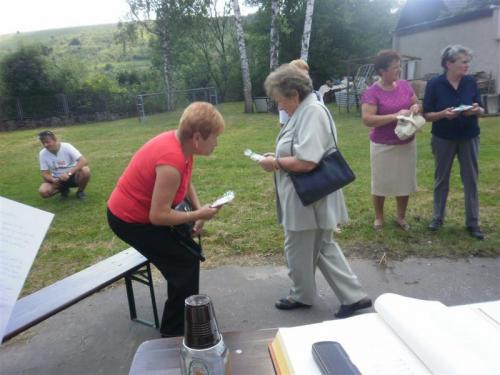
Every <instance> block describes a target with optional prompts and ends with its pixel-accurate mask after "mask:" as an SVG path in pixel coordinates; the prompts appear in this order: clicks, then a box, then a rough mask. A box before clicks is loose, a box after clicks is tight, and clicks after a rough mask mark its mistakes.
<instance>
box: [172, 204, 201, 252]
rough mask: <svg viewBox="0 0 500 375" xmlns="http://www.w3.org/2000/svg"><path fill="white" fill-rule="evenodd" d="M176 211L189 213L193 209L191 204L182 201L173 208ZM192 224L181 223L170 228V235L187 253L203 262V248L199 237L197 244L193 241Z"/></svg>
mask: <svg viewBox="0 0 500 375" xmlns="http://www.w3.org/2000/svg"><path fill="white" fill-rule="evenodd" d="M174 210H176V211H182V212H191V211H193V207H192V206H191V202H190V201H189V200H187V199H184V200H183V201H182V202H181V203H179V204H178V205H177V206H175V207H174ZM193 227H194V222H193V221H192V222H188V223H182V224H178V225H174V226H172V227H171V228H172V233H173V234H174V236H175V237H176V239H177V241H178V242H179V243H180V244H181V245H182V246H183V247H184V248H185V249H187V250H188V251H189V252H191V253H192V254H193V255H195V256H196V257H197V258H199V259H200V261H201V262H204V261H205V256H204V254H203V248H202V247H201V236H198V242H196V241H195V240H193V237H192V233H193Z"/></svg>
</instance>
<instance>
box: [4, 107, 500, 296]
mask: <svg viewBox="0 0 500 375" xmlns="http://www.w3.org/2000/svg"><path fill="white" fill-rule="evenodd" d="M220 109H221V111H222V113H223V115H224V117H225V119H226V122H227V129H226V132H225V133H224V134H223V135H222V136H221V137H220V138H219V146H218V147H217V148H216V150H215V152H214V154H213V155H212V156H210V157H208V158H204V157H198V158H197V159H196V167H195V171H194V176H193V180H194V184H195V186H196V188H197V190H198V193H199V195H200V198H201V200H202V201H203V202H205V203H207V202H210V201H212V200H213V199H214V198H216V197H218V196H219V195H220V194H222V193H224V192H225V191H227V190H234V191H235V192H236V199H235V201H234V202H233V203H232V204H231V205H229V206H227V207H224V208H223V209H222V210H221V212H220V213H219V215H218V216H217V217H216V218H215V219H214V220H212V221H211V222H209V223H207V225H206V226H205V228H206V234H205V236H204V239H203V245H204V249H205V253H206V255H207V262H205V263H204V267H210V266H214V265H220V264H223V263H240V264H255V263H269V262H282V260H281V254H282V241H283V236H282V231H281V227H280V226H279V225H278V224H277V223H276V214H275V203H274V188H273V183H272V178H271V175H270V174H268V173H265V172H264V171H262V170H261V169H260V167H258V165H257V164H255V163H254V162H252V161H251V160H250V159H248V158H246V157H244V156H243V150H244V149H245V148H251V149H252V150H254V151H256V152H266V151H272V150H273V149H274V140H275V138H276V135H277V133H278V121H277V116H276V115H271V114H243V113H242V110H243V104H242V103H227V104H223V105H221V106H220ZM333 114H334V118H335V120H336V125H337V129H338V133H339V137H340V142H339V144H340V148H341V150H342V153H343V154H344V156H345V157H346V159H347V160H348V161H349V163H350V164H351V166H352V168H353V170H354V171H355V173H356V175H357V179H356V181H355V182H354V183H352V184H351V185H349V186H348V187H347V188H345V190H344V194H345V197H346V201H347V205H348V208H349V214H350V218H351V221H350V223H349V224H348V225H345V226H344V227H343V229H342V232H341V233H340V234H339V235H338V241H339V243H340V244H341V246H342V247H343V248H344V250H345V251H346V253H347V254H349V255H350V256H360V257H370V258H374V259H380V258H381V257H382V255H383V254H385V259H389V260H390V259H400V258H404V257H406V256H420V257H434V256H449V257H466V256H498V255H500V233H499V231H498V223H499V219H500V199H499V197H500V191H499V176H500V163H499V162H498V150H499V147H500V126H499V125H500V119H499V118H494V117H492V118H484V119H481V132H482V133H481V151H480V152H481V154H480V169H481V176H480V183H479V189H480V203H481V226H482V229H483V231H484V232H485V234H486V240H485V241H477V240H475V239H472V238H470V237H469V236H468V234H467V232H466V231H465V230H464V204H463V189H462V187H461V182H460V174H459V169H458V165H457V163H456V162H455V165H454V167H453V171H452V179H451V186H450V194H449V198H448V206H447V207H448V216H447V218H446V223H445V226H444V227H443V228H442V230H440V231H439V232H438V233H431V232H429V231H428V230H427V229H426V226H427V224H428V221H429V219H430V216H431V213H432V184H433V173H434V163H433V160H432V155H431V151H430V145H429V143H430V131H429V129H430V126H429V125H426V128H425V130H424V132H423V133H421V134H420V135H419V136H418V183H419V192H418V193H417V194H415V195H414V196H412V197H411V198H410V204H409V209H408V221H409V223H410V225H411V226H412V229H411V230H410V231H409V232H408V233H405V232H403V231H401V230H400V229H398V228H397V227H396V226H395V225H394V224H393V221H394V220H393V218H394V215H395V202H394V199H389V200H387V202H386V226H385V227H384V229H383V230H382V231H380V232H374V231H373V229H372V222H373V210H372V206H371V196H370V163H369V145H368V140H367V133H368V129H367V128H365V127H364V126H363V125H362V123H361V120H360V118H359V116H358V115H357V114H356V113H350V114H348V113H345V112H342V113H339V112H338V110H337V109H335V110H334V111H333ZM179 117H180V111H177V112H174V113H168V114H161V115H157V116H152V117H150V118H149V119H148V121H146V122H144V123H140V122H139V121H138V120H137V119H136V118H133V119H127V120H120V121H114V122H105V123H95V124H87V125H79V126H68V127H62V128H56V129H53V130H54V131H55V133H56V134H57V135H58V136H59V137H60V139H61V140H62V141H67V142H70V143H72V144H73V145H75V146H76V147H77V148H78V149H79V150H80V151H81V152H82V153H83V154H84V155H85V156H86V157H87V159H88V160H89V162H90V167H91V170H92V179H91V182H90V184H89V186H88V189H87V199H86V200H85V201H84V202H81V201H78V200H77V199H75V197H74V195H73V193H72V194H71V196H70V197H69V198H67V199H62V198H60V197H59V196H55V197H53V198H51V199H47V200H43V199H41V198H40V197H39V196H38V193H37V189H38V186H39V184H40V183H41V178H40V174H39V170H38V152H39V150H40V149H41V144H40V142H39V141H38V139H37V138H36V134H37V133H38V132H39V131H40V130H42V129H31V130H22V131H15V132H5V133H0V144H1V145H2V146H1V148H0V195H2V196H4V197H6V198H9V199H13V200H16V201H18V202H21V203H25V204H28V205H31V206H34V207H37V208H40V209H42V210H46V211H49V212H52V213H54V214H55V218H54V221H53V222H52V225H51V227H50V229H49V232H48V234H47V237H46V238H45V241H44V242H43V245H42V247H41V249H40V251H39V253H38V256H37V258H36V260H35V263H34V265H33V268H32V270H31V272H30V275H29V277H28V280H27V283H26V285H25V290H24V293H27V292H30V291H33V290H36V289H39V288H41V287H42V286H44V285H48V284H50V283H52V282H54V281H56V280H58V279H61V278H63V277H65V276H67V275H70V274H72V273H74V272H76V271H78V270H80V269H82V268H84V267H86V266H88V265H90V264H93V263H95V262H97V261H98V260H99V259H102V258H105V257H108V256H110V255H112V254H114V253H116V252H118V251H120V250H123V249H124V248H125V247H126V244H124V243H123V242H121V241H120V240H118V239H117V238H116V237H115V236H114V235H113V234H112V232H111V230H110V229H109V228H108V226H107V222H106V217H105V209H106V200H107V198H108V196H109V194H110V193H111V191H112V189H113V188H114V186H115V183H116V181H117V179H118V177H119V176H120V174H121V172H122V171H123V169H124V168H125V166H126V165H127V163H128V161H129V160H130V158H131V156H132V155H133V153H134V152H135V151H136V150H137V148H138V147H140V146H141V145H142V144H143V143H144V142H145V141H146V140H148V139H149V138H151V137H152V136H154V135H156V134H158V133H160V132H162V131H164V130H166V129H172V128H174V127H176V126H177V121H178V119H179Z"/></svg>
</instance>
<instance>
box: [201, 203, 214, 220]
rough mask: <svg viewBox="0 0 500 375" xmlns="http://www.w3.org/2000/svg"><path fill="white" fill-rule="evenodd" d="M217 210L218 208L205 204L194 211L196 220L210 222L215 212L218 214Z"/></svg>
mask: <svg viewBox="0 0 500 375" xmlns="http://www.w3.org/2000/svg"><path fill="white" fill-rule="evenodd" d="M219 210H220V207H210V205H208V204H206V205H204V206H203V207H200V208H199V209H198V210H196V214H197V216H198V220H200V219H201V220H210V219H211V218H213V217H214V216H215V214H216V213H217V212H219Z"/></svg>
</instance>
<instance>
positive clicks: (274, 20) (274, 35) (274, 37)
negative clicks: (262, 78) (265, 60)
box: [269, 0, 280, 72]
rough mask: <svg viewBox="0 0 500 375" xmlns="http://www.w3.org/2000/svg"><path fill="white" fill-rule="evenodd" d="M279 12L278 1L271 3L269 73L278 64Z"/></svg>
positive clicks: (273, 0)
mask: <svg viewBox="0 0 500 375" xmlns="http://www.w3.org/2000/svg"><path fill="white" fill-rule="evenodd" d="M279 12H280V5H279V0H272V1H271V30H270V33H269V34H270V48H269V68H270V70H271V72H272V71H273V70H274V69H276V68H277V67H278V64H279V62H278V61H279V48H280V35H279V29H278V15H279Z"/></svg>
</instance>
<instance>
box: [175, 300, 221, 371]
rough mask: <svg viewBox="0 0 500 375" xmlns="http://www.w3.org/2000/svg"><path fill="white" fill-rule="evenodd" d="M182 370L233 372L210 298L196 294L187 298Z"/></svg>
mask: <svg viewBox="0 0 500 375" xmlns="http://www.w3.org/2000/svg"><path fill="white" fill-rule="evenodd" d="M184 312H185V315H184V319H185V320H184V341H183V343H182V348H181V372H182V374H184V375H188V374H189V375H190V374H230V372H231V371H230V359H229V350H228V349H227V348H226V345H224V340H223V338H222V335H221V334H220V332H219V327H218V325H217V319H216V317H215V311H214V308H213V305H212V301H211V299H210V297H208V296H207V295H204V294H196V295H193V296H191V297H189V298H186V301H185V308H184Z"/></svg>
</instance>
